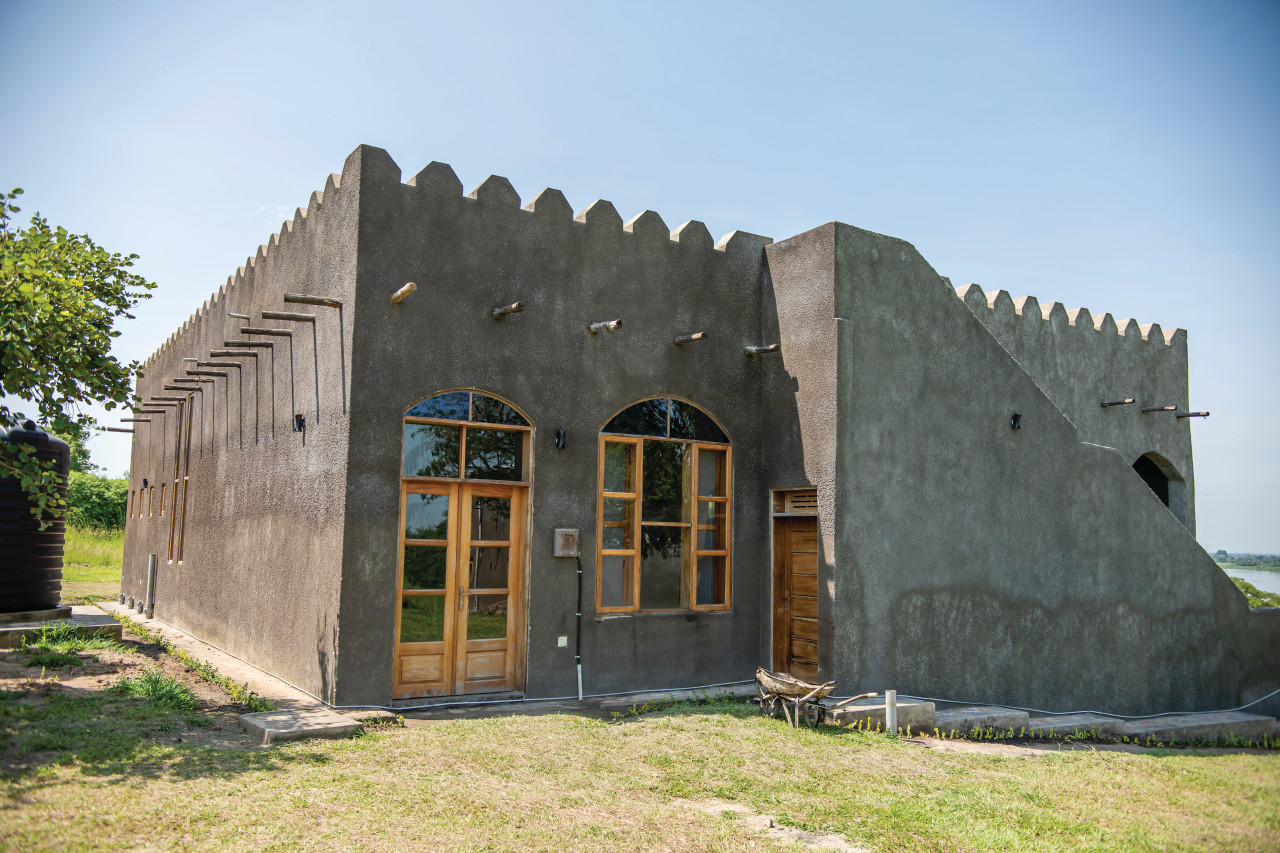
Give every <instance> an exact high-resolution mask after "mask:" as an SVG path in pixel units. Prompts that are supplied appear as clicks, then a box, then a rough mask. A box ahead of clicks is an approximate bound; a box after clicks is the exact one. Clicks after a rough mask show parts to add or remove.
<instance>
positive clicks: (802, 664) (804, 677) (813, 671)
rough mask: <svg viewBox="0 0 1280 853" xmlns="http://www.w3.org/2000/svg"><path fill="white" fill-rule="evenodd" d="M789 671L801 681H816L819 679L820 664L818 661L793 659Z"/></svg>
mask: <svg viewBox="0 0 1280 853" xmlns="http://www.w3.org/2000/svg"><path fill="white" fill-rule="evenodd" d="M787 671H788V672H790V673H791V674H792V675H793V676H794V677H796V678H798V679H800V680H801V681H808V682H811V683H816V682H817V680H818V665H817V664H816V663H809V662H808V661H800V660H793V661H791V668H790V669H788V670H787Z"/></svg>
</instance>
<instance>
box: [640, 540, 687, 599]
mask: <svg viewBox="0 0 1280 853" xmlns="http://www.w3.org/2000/svg"><path fill="white" fill-rule="evenodd" d="M688 538H689V528H687V527H646V528H644V530H643V532H642V533H641V534H640V609H641V610H681V609H683V608H685V607H687V606H688V605H687V602H686V600H685V594H684V584H683V583H681V579H682V576H683V573H682V571H681V566H682V561H681V558H680V555H681V554H682V553H683V552H684V550H685V549H686V548H687V547H688Z"/></svg>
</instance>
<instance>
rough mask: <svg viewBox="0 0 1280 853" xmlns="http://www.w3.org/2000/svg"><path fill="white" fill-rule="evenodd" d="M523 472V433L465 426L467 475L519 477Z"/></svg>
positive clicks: (512, 478)
mask: <svg viewBox="0 0 1280 853" xmlns="http://www.w3.org/2000/svg"><path fill="white" fill-rule="evenodd" d="M523 474H524V434H523V433H519V432H509V431H507V430H498V429H468V430H467V469H466V476H467V478H468V479H472V480H520V479H522V478H523Z"/></svg>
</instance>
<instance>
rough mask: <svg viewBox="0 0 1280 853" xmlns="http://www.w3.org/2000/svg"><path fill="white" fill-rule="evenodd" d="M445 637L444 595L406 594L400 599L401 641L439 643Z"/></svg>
mask: <svg viewBox="0 0 1280 853" xmlns="http://www.w3.org/2000/svg"><path fill="white" fill-rule="evenodd" d="M443 639H444V596H443V595H406V596H404V598H402V599H401V600H400V642H402V643H438V642H440V641H441V640H443Z"/></svg>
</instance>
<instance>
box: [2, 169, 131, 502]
mask: <svg viewBox="0 0 1280 853" xmlns="http://www.w3.org/2000/svg"><path fill="white" fill-rule="evenodd" d="M21 194H22V190H20V189H15V190H13V191H11V192H9V193H6V194H4V196H3V197H0V397H16V398H19V399H22V400H26V401H30V402H31V403H33V404H34V405H35V407H36V412H35V413H33V415H32V417H33V419H34V420H36V421H38V422H39V423H40V425H41V426H42V427H43V428H44V429H47V430H49V431H50V432H56V433H60V434H62V435H63V436H65V437H67V438H70V439H73V440H80V439H82V438H83V437H84V436H85V434H86V433H87V432H88V431H89V430H91V429H92V427H93V424H94V421H93V419H92V418H91V417H89V416H88V415H87V414H85V413H84V412H83V411H82V410H81V406H83V405H85V404H88V403H95V402H97V403H104V404H106V405H107V406H108V407H113V406H115V405H116V404H125V403H127V402H128V401H129V395H130V387H131V385H132V381H133V377H134V375H135V374H136V373H137V372H138V363H137V362H131V363H129V364H121V363H120V362H119V361H118V360H117V359H116V358H115V356H113V355H111V352H110V349H111V340H112V338H114V337H116V336H117V335H118V334H119V332H116V331H115V330H114V329H113V326H114V324H115V321H116V319H117V318H119V317H126V318H128V317H130V316H132V315H130V314H129V313H128V312H129V309H131V308H132V307H133V306H134V305H136V304H137V303H138V302H139V301H140V300H142V299H146V298H148V297H149V296H150V294H149V293H147V291H149V290H151V289H152V288H154V287H155V285H154V284H152V283H151V282H149V281H147V280H146V279H144V278H142V277H141V276H139V275H136V274H134V273H132V272H130V271H129V268H130V267H132V266H133V262H134V261H135V260H137V258H138V256H137V255H121V254H119V253H113V252H108V251H107V250H106V249H103V248H102V247H100V246H98V245H97V244H96V243H94V242H93V240H91V239H90V238H89V237H88V236H86V235H81V234H72V233H70V232H68V231H67V230H66V229H65V228H62V227H61V226H58V227H56V228H55V227H51V226H50V225H49V223H48V222H47V221H46V220H45V219H44V218H42V217H41V216H40V215H39V214H36V215H35V216H33V217H32V218H31V224H30V225H29V226H28V227H27V228H25V229H21V230H14V229H12V228H11V227H10V218H11V216H12V214H14V213H17V212H18V207H17V206H15V205H14V203H13V200H14V199H15V198H17V197H18V196H19V195H21ZM18 423H19V415H18V414H17V413H16V412H13V411H11V410H10V408H9V407H8V406H6V405H0V427H3V428H6V429H8V428H10V427H13V426H15V425H17V424H18ZM33 452H34V448H30V447H25V448H24V447H21V446H19V447H14V446H12V445H5V444H2V443H0V473H4V474H7V475H10V476H13V477H17V478H18V479H19V480H20V481H21V483H22V485H23V488H24V489H25V490H26V491H27V493H28V494H29V495H30V496H31V498H32V503H33V506H32V512H33V513H34V514H36V515H37V517H38V518H40V519H41V522H42V524H47V523H48V522H49V521H50V520H52V519H53V518H57V517H59V516H60V515H61V514H62V511H63V509H64V508H65V505H66V504H65V501H63V500H62V499H61V498H60V497H59V496H58V494H57V490H56V489H57V474H56V472H55V471H54V470H53V468H52V466H51V465H50V464H46V463H42V462H40V461H39V460H37V459H36V458H35V457H34V455H33Z"/></svg>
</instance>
